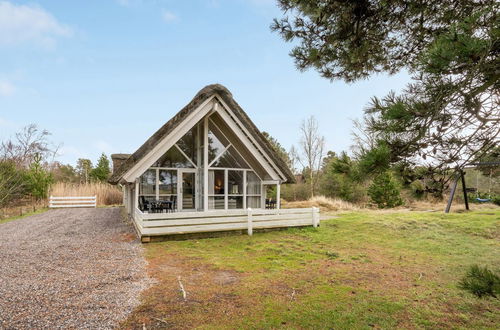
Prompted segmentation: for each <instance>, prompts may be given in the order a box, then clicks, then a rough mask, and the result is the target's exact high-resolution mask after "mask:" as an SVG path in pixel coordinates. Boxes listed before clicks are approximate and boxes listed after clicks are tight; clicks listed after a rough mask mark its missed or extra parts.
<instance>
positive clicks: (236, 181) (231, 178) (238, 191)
mask: <svg viewBox="0 0 500 330" xmlns="http://www.w3.org/2000/svg"><path fill="white" fill-rule="evenodd" d="M227 192H228V194H229V195H243V171H227Z"/></svg>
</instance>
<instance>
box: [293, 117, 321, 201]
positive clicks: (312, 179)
mask: <svg viewBox="0 0 500 330" xmlns="http://www.w3.org/2000/svg"><path fill="white" fill-rule="evenodd" d="M300 132H301V135H302V136H301V138H300V147H301V149H302V150H301V152H302V156H301V157H300V158H299V162H300V163H301V165H302V166H303V167H304V168H306V169H307V170H308V172H309V173H308V177H309V184H310V187H311V197H314V195H315V192H316V185H317V182H318V177H319V175H318V174H319V171H320V169H321V161H322V160H323V151H324V148H325V138H324V136H322V135H320V134H319V130H318V121H317V120H316V118H314V116H311V117H309V118H308V119H307V120H303V121H302V124H301V125H300Z"/></svg>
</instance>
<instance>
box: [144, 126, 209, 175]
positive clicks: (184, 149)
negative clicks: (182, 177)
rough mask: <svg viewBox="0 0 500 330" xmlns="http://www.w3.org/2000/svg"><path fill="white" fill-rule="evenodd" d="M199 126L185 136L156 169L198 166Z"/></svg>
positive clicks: (165, 155) (167, 153)
mask: <svg viewBox="0 0 500 330" xmlns="http://www.w3.org/2000/svg"><path fill="white" fill-rule="evenodd" d="M197 139H200V136H199V128H198V125H196V126H194V127H193V128H192V129H191V130H189V132H187V133H186V134H184V136H183V137H182V138H180V139H179V141H177V142H176V143H175V144H174V145H173V146H172V147H171V148H170V149H169V150H168V151H167V152H166V153H165V154H164V155H163V156H162V157H161V158H160V159H158V161H157V162H156V163H155V164H154V165H153V166H154V167H167V168H194V167H196V164H197V160H198V159H197V158H198V157H197V154H198V150H197V148H199V147H198V146H199V145H200V142H199V141H197Z"/></svg>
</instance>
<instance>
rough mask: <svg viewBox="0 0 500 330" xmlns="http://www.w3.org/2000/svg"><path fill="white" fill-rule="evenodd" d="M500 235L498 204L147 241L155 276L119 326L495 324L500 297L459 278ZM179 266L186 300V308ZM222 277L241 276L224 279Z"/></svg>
mask: <svg viewBox="0 0 500 330" xmlns="http://www.w3.org/2000/svg"><path fill="white" fill-rule="evenodd" d="M499 238H500V211H499V209H494V210H481V211H475V212H469V213H460V214H443V213H437V212H436V213H432V212H399V213H393V212H383V211H363V212H350V213H344V214H341V215H340V217H339V218H336V219H332V220H327V221H322V222H321V227H320V228H318V229H315V228H302V229H289V230H286V231H276V232H269V233H256V234H254V235H253V236H252V237H248V236H229V237H221V238H214V239H202V240H188V241H180V242H179V241H178V242H172V241H170V242H162V243H153V244H148V245H146V257H147V259H148V260H149V262H150V269H151V274H152V276H154V277H155V278H156V279H157V280H158V283H157V284H156V285H155V286H153V287H152V288H151V289H150V290H149V291H147V292H146V294H145V295H144V297H143V298H142V299H143V300H142V305H141V306H140V307H139V308H138V309H137V310H136V311H135V312H134V313H133V314H132V316H131V317H130V318H129V320H127V322H125V323H124V324H123V326H124V327H135V326H137V325H138V324H142V323H140V322H143V323H145V324H147V325H150V326H151V325H152V326H153V327H154V326H155V320H157V319H162V320H167V321H169V322H171V325H173V326H181V325H182V326H190V327H201V328H213V329H215V328H241V327H243V328H254V329H262V328H315V329H316V328H317V329H323V328H324V329H331V328H336V329H343V328H367V329H368V328H372V327H382V328H398V327H411V328H415V327H418V328H436V327H438V328H449V327H452V328H471V327H473V328H495V327H496V325H498V324H500V313H499V312H498V311H499V310H500V300H499V299H494V298H487V299H478V298H476V297H474V296H473V295H471V294H469V293H467V292H465V291H463V290H460V289H459V288H458V286H457V284H458V282H459V280H460V278H461V277H462V276H463V275H464V273H465V271H466V269H467V267H468V266H469V265H471V264H480V265H485V266H488V267H489V268H490V269H498V266H499V261H500V240H499ZM495 267H497V268H495ZM172 269H174V270H175V273H176V274H177V275H181V274H182V276H183V277H185V278H186V283H185V285H186V287H187V289H186V290H187V291H188V296H189V297H190V299H191V300H190V299H188V301H187V302H182V306H181V307H179V306H176V305H179V303H178V302H176V300H175V299H177V298H176V295H177V292H176V290H177V287H176V282H175V281H174V280H173V278H174V277H175V276H174V275H173V274H172V273H173V272H174V271H173V270H172ZM220 272H230V273H231V274H235V275H234V276H235V277H237V278H238V281H237V282H236V283H232V284H225V285H221V284H220V283H219V282H217V280H214V278H217V274H219V273H220ZM177 275H176V276H177ZM207 313H208V315H210V317H207V316H204V315H207ZM156 325H157V326H160V324H156Z"/></svg>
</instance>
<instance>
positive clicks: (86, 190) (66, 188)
mask: <svg viewBox="0 0 500 330" xmlns="http://www.w3.org/2000/svg"><path fill="white" fill-rule="evenodd" d="M50 195H52V196H56V197H68V196H76V197H80V196H97V205H99V206H104V205H120V204H121V203H122V198H123V194H122V191H121V190H120V189H119V188H118V187H117V186H113V185H110V184H109V183H103V182H92V183H82V184H72V183H65V182H58V183H56V184H54V185H53V186H52V187H51V188H50Z"/></svg>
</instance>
